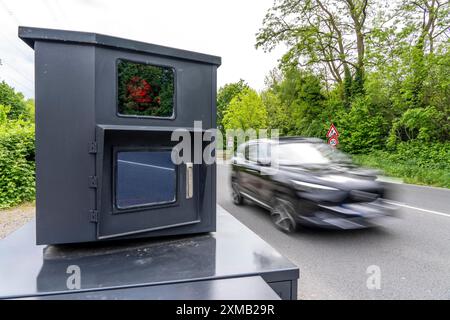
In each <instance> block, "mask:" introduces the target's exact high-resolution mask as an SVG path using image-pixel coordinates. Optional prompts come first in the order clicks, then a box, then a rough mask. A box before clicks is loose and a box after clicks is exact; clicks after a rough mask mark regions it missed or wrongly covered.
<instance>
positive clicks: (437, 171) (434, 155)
mask: <svg viewBox="0 0 450 320" xmlns="http://www.w3.org/2000/svg"><path fill="white" fill-rule="evenodd" d="M353 159H354V160H355V162H357V163H359V164H360V165H364V166H368V167H374V168H379V169H382V170H383V171H384V172H385V173H386V174H388V175H391V176H395V177H400V178H403V179H404V181H405V182H407V183H416V184H425V185H432V186H437V187H445V188H450V143H449V142H446V143H419V142H402V143H400V144H399V145H398V146H397V150H396V151H395V152H388V151H382V150H377V151H374V152H372V153H369V154H364V155H363V154H361V155H355V156H353Z"/></svg>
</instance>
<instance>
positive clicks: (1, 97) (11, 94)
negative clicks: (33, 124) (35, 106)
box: [0, 81, 30, 119]
mask: <svg viewBox="0 0 450 320" xmlns="http://www.w3.org/2000/svg"><path fill="white" fill-rule="evenodd" d="M0 105H4V106H9V111H8V113H7V116H8V118H10V119H18V118H20V117H22V118H27V119H29V118H30V115H29V106H28V105H27V102H26V101H25V99H24V96H23V94H22V93H20V92H16V91H15V90H14V88H13V87H11V86H9V85H8V84H7V83H6V82H5V81H2V82H0Z"/></svg>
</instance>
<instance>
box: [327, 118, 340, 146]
mask: <svg viewBox="0 0 450 320" xmlns="http://www.w3.org/2000/svg"><path fill="white" fill-rule="evenodd" d="M338 137H339V131H338V130H337V129H336V127H335V126H334V124H333V123H332V124H331V126H330V129H329V130H328V132H327V138H328V144H329V145H330V146H332V147H336V146H337V145H338V144H339V140H338Z"/></svg>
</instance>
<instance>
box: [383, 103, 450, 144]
mask: <svg viewBox="0 0 450 320" xmlns="http://www.w3.org/2000/svg"><path fill="white" fill-rule="evenodd" d="M448 131H449V124H448V119H447V117H446V115H445V113H444V112H442V111H439V110H437V109H436V108H434V107H431V106H429V107H426V108H413V109H409V110H407V111H406V112H405V113H403V115H402V116H401V117H400V118H399V119H397V120H396V121H395V122H394V124H393V126H392V129H391V132H390V134H389V140H388V146H389V147H390V148H393V147H395V145H396V143H398V142H401V141H411V140H419V141H421V142H430V141H439V140H440V141H444V140H445V139H446V138H447V137H448Z"/></svg>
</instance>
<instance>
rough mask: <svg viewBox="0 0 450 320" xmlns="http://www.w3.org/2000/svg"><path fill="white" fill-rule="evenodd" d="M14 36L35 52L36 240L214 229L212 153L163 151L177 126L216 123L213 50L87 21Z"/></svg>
mask: <svg viewBox="0 0 450 320" xmlns="http://www.w3.org/2000/svg"><path fill="white" fill-rule="evenodd" d="M19 37H20V38H21V39H22V40H23V41H25V42H26V43H27V44H28V45H29V46H31V47H32V48H34V51H35V86H36V91H35V99H36V193H37V194H36V232H37V236H36V237H37V244H60V243H76V242H88V241H97V240H104V239H123V238H130V237H154V236H164V235H178V234H191V233H202V232H211V231H215V225H216V167H215V164H206V163H204V162H203V163H201V164H193V165H190V164H180V165H175V164H171V163H169V161H168V160H167V159H168V154H169V152H170V150H171V149H172V148H173V146H174V145H175V144H176V143H178V142H175V141H171V139H170V137H171V132H172V131H173V130H174V129H177V128H186V129H188V130H189V131H190V135H191V137H192V138H194V137H198V135H200V138H201V135H202V132H198V131H195V130H193V129H192V128H193V127H194V121H202V128H203V130H206V129H210V128H215V127H216V71H217V68H218V66H219V65H220V63H221V59H220V57H216V56H210V55H205V54H201V53H195V52H190V51H185V50H179V49H173V48H168V47H162V46H158V45H153V44H148V43H142V42H137V41H131V40H127V39H121V38H116V37H110V36H105V35H100V34H94V33H85V32H73V31H62V30H50V29H37V28H29V27H19ZM149 79H150V80H149ZM152 81H153V82H152ZM191 140H192V144H193V143H194V142H193V140H194V139H191ZM206 145H207V142H203V144H202V147H203V148H205V147H206ZM192 157H193V155H192ZM192 162H193V161H192Z"/></svg>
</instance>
